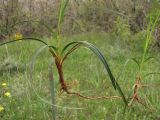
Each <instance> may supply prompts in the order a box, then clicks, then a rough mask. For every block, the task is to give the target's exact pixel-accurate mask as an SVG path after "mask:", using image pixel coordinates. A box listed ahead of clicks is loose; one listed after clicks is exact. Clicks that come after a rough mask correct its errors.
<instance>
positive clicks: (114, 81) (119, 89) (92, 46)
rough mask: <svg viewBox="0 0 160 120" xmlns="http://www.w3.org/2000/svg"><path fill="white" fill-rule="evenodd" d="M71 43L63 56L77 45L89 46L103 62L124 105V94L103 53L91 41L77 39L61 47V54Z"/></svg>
mask: <svg viewBox="0 0 160 120" xmlns="http://www.w3.org/2000/svg"><path fill="white" fill-rule="evenodd" d="M71 45H74V46H73V47H72V48H71V49H70V50H69V51H68V52H67V53H66V54H65V57H66V55H69V54H70V53H71V52H73V51H72V49H73V48H75V49H77V48H78V47H77V45H83V46H85V47H87V48H89V49H90V50H91V51H92V52H93V53H94V54H95V55H96V56H97V57H98V58H99V60H100V61H101V62H102V63H103V65H104V67H105V69H106V71H107V73H108V75H109V77H110V80H111V83H112V86H113V87H114V89H115V90H116V89H117V90H118V91H119V93H120V95H121V96H122V98H123V100H124V103H125V105H127V100H126V98H125V96H124V94H123V92H122V90H121V88H120V86H119V84H118V83H117V81H116V80H115V78H114V76H113V74H112V72H111V70H110V67H109V65H108V63H107V61H106V59H105V57H104V56H103V54H102V53H101V52H100V50H99V49H98V48H97V47H96V46H94V45H93V44H91V43H89V42H86V41H79V42H71V43H69V44H67V45H66V46H65V47H64V48H63V50H62V53H61V54H64V52H65V51H66V50H67V49H68V48H69V47H70V46H71Z"/></svg>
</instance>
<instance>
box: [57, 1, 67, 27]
mask: <svg viewBox="0 0 160 120" xmlns="http://www.w3.org/2000/svg"><path fill="white" fill-rule="evenodd" d="M68 2H69V0H61V7H60V12H59V19H58V25H59V26H60V25H61V23H62V22H63V19H64V14H65V10H66V7H67V4H68Z"/></svg>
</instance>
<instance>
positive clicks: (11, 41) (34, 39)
mask: <svg viewBox="0 0 160 120" xmlns="http://www.w3.org/2000/svg"><path fill="white" fill-rule="evenodd" d="M19 40H22V41H27V40H32V41H37V42H41V43H43V44H44V45H47V46H48V47H51V48H53V49H54V50H56V49H57V48H56V47H55V46H51V45H48V44H47V43H46V42H44V41H43V40H41V39H38V38H21V39H16V40H10V41H7V42H4V43H1V44H0V46H3V45H6V44H9V43H13V42H19Z"/></svg>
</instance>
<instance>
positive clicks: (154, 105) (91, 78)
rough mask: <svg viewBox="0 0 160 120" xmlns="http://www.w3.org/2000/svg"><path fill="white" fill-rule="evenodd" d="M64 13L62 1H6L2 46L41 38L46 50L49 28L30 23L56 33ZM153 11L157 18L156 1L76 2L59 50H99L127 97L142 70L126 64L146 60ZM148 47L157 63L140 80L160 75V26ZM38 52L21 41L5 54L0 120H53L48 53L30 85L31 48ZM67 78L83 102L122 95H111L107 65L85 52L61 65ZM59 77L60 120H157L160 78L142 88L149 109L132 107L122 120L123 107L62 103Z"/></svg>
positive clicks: (0, 5)
mask: <svg viewBox="0 0 160 120" xmlns="http://www.w3.org/2000/svg"><path fill="white" fill-rule="evenodd" d="M59 7H60V2H59V0H47V1H46V0H1V1H0V42H3V41H5V40H10V39H12V38H14V37H15V34H16V33H20V34H22V36H23V37H25V36H26V37H30V36H35V37H38V38H42V37H43V38H44V40H45V41H46V42H48V43H52V41H51V40H50V38H51V37H52V36H51V34H50V33H49V32H48V31H47V30H46V28H45V27H44V26H42V25H41V24H40V23H37V22H33V21H40V22H41V23H45V24H47V25H48V26H52V28H53V30H55V31H56V29H57V22H58V10H59ZM156 10H160V1H159V0H72V1H70V3H69V6H68V7H67V12H66V15H65V20H64V22H63V25H62V26H63V28H62V42H63V43H68V42H70V41H79V40H87V41H89V42H92V43H94V44H96V45H97V46H98V47H99V48H100V49H101V50H102V52H103V53H104V55H105V56H106V58H107V60H108V61H109V65H110V67H111V69H112V71H113V73H114V75H115V76H116V77H117V78H118V76H119V75H120V78H119V79H118V83H119V84H120V85H121V87H122V88H123V91H124V93H126V95H131V93H132V91H133V89H132V86H133V84H134V80H135V76H136V74H137V73H136V72H137V67H136V64H135V63H134V62H130V63H129V64H127V62H128V61H129V59H130V58H133V57H134V58H139V57H140V56H142V54H143V46H144V42H145V39H146V35H147V28H148V26H149V20H150V17H149V16H150V15H152V16H154V15H155V16H156V12H155V11H156ZM152 19H155V18H154V17H153V18H152ZM26 21H30V22H26ZM19 23H20V24H19ZM151 40H152V42H151V43H150V49H149V51H150V55H151V56H153V57H154V58H156V59H153V60H151V62H150V63H151V64H150V63H148V64H149V65H147V64H146V65H145V66H144V68H145V70H144V71H143V72H144V73H146V74H147V73H153V72H157V71H160V67H159V66H160V64H159V63H160V59H159V58H160V53H159V52H160V20H158V22H157V25H156V27H155V30H154V32H153V34H152V37H151ZM17 46H18V47H17ZM40 46H41V44H39V43H36V42H29V41H27V42H25V43H23V41H22V42H18V43H14V45H13V44H12V45H7V46H4V47H1V48H0V83H1V84H2V83H4V82H5V83H7V86H6V87H4V86H1V87H0V91H1V92H0V105H1V104H2V105H3V106H4V108H5V110H4V111H3V112H0V117H1V119H4V120H5V119H6V120H28V119H31V120H44V119H45V120H49V119H51V106H50V104H49V103H50V101H51V98H50V93H49V86H48V63H49V61H48V58H49V57H50V55H49V54H48V51H44V52H43V53H42V54H41V55H40V56H39V58H38V61H37V62H36V66H35V71H34V78H33V79H34V81H30V80H29V76H28V74H29V64H30V62H31V58H32V54H33V53H34V51H35V49H33V48H37V49H38V48H39V47H40ZM88 62H89V63H90V64H88ZM124 65H126V66H125V67H124ZM75 66H77V67H76V69H75ZM64 73H65V78H66V81H67V82H68V83H69V84H70V85H71V88H70V89H73V90H76V91H81V92H82V93H84V94H85V95H107V96H108V95H116V94H117V93H116V92H114V91H113V90H112V88H110V87H109V86H110V83H109V82H107V79H109V78H106V75H105V73H104V68H103V67H102V65H101V64H100V63H99V62H98V60H97V59H95V56H94V55H92V54H90V52H88V50H86V49H83V48H81V51H76V52H75V53H74V54H72V55H71V56H70V57H69V59H68V61H66V63H65V65H64ZM54 77H55V80H56V103H57V119H60V120H72V119H73V120H84V119H89V120H97V119H98V120H112V119H113V120H114V119H115V120H119V119H120V120H121V119H126V120H128V119H134V120H137V119H138V120H156V119H157V120H158V119H160V116H159V113H160V103H159V99H160V95H159V92H160V90H159V88H158V87H159V86H158V85H159V81H160V79H159V78H160V77H159V75H150V76H149V77H146V78H145V79H144V80H143V83H144V84H149V86H148V87H144V88H142V90H141V92H140V94H141V97H142V100H143V102H145V103H146V105H147V106H148V107H147V108H146V107H144V106H143V105H140V104H137V103H135V104H133V108H131V109H127V110H126V113H125V114H122V113H123V112H122V111H123V109H124V107H123V106H124V105H123V103H121V100H97V101H96V100H95V101H92V100H83V99H81V98H77V97H74V96H68V95H66V94H62V95H60V93H59V89H60V85H59V82H58V75H57V71H56V70H55V68H54ZM30 84H32V87H31V86H30ZM33 89H34V90H35V91H36V94H35V92H33V91H34V90H33ZM7 91H9V92H10V93H11V96H10V97H6V96H4V95H3V94H4V93H5V92H7ZM128 97H129V96H128Z"/></svg>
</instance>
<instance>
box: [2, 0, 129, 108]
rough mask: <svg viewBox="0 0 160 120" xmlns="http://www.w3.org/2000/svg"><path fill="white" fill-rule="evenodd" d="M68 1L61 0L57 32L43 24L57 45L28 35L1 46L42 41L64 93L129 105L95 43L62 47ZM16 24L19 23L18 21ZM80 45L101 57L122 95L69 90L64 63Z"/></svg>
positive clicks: (76, 42)
mask: <svg viewBox="0 0 160 120" xmlns="http://www.w3.org/2000/svg"><path fill="white" fill-rule="evenodd" d="M68 3H69V0H61V4H60V10H59V18H58V23H57V31H56V32H54V31H53V30H52V29H51V28H50V27H49V26H47V25H45V24H44V23H43V24H42V25H44V26H45V27H46V28H47V29H48V30H49V31H50V32H51V34H52V35H53V36H54V39H53V40H55V45H49V44H48V43H46V42H45V41H43V40H41V39H39V38H33V37H29V38H28V37H26V38H20V39H16V40H10V41H7V42H4V43H1V44H0V46H2V45H6V44H9V43H14V42H17V41H19V40H22V41H28V40H31V41H37V42H41V43H42V44H44V47H43V48H46V47H47V48H48V49H49V53H50V54H51V55H52V57H53V59H52V60H53V61H54V62H55V65H56V68H57V71H58V75H59V83H60V86H61V88H60V91H61V92H62V93H63V92H66V93H67V94H70V95H75V96H78V97H81V98H85V99H116V98H122V99H123V102H124V104H125V105H126V106H127V104H128V103H127V100H126V98H125V95H124V93H123V92H122V89H121V87H120V85H119V84H118V82H117V81H116V80H115V77H114V76H113V73H112V71H111V69H110V67H109V65H108V62H107V61H106V59H105V57H104V55H103V54H102V53H101V51H100V50H99V49H98V48H97V47H96V46H95V45H93V44H91V43H89V42H87V41H73V42H70V43H68V44H67V45H65V46H64V47H63V48H61V28H62V23H63V20H64V16H65V11H66V8H67V5H68ZM24 22H28V21H24ZM29 22H38V21H29ZM21 23H23V22H21ZM39 23H40V22H39ZM16 24H18V23H16ZM16 24H15V25H16ZM80 47H86V48H89V50H91V52H93V53H94V54H95V55H96V56H97V57H98V58H99V60H100V61H101V62H102V64H103V65H104V68H105V70H106V71H107V73H108V75H109V78H110V81H111V83H112V86H113V88H114V89H115V90H117V91H118V92H119V94H120V96H84V95H82V94H81V93H79V92H73V91H70V90H69V85H68V84H67V83H66V81H65V78H64V72H63V63H64V62H65V61H66V60H67V58H68V56H69V55H70V54H71V53H73V52H74V51H75V50H77V49H78V48H80ZM41 50H42V49H41ZM41 50H38V52H36V53H35V54H36V55H38V54H39V53H40V51H41ZM36 55H35V56H34V58H36ZM50 84H53V83H52V82H51V83H50ZM53 92H54V85H51V94H52V95H53V96H52V97H54V93H53Z"/></svg>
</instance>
